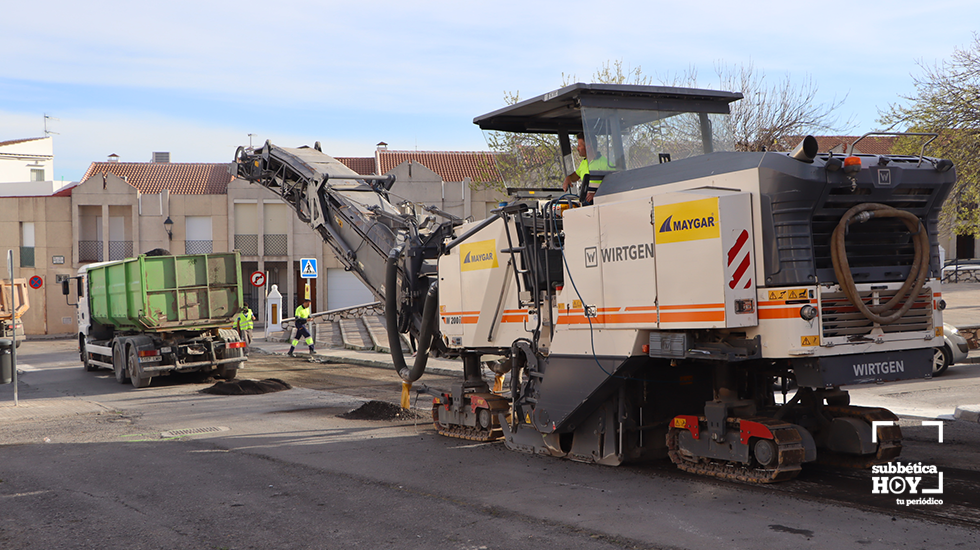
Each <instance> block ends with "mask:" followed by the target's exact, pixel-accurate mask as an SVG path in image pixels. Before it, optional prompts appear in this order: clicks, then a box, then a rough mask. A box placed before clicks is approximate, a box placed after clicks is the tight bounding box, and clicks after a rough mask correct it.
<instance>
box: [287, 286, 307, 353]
mask: <svg viewBox="0 0 980 550" xmlns="http://www.w3.org/2000/svg"><path fill="white" fill-rule="evenodd" d="M311 303H312V302H310V299H309V298H307V299H305V300H303V303H302V304H300V305H298V306H296V314H295V315H294V317H295V318H296V334H295V335H294V336H293V341H292V345H290V346H289V353H287V354H286V355H288V356H290V357H295V355H293V350H295V349H296V344H298V343H299V339H300V338H301V337H303V336H305V337H306V345H307V346H310V355H311V356H312V355H313V353H314V351H313V337H312V336H311V335H310V331H309V330H308V329H307V328H306V323H307V322H309V320H310V304H311Z"/></svg>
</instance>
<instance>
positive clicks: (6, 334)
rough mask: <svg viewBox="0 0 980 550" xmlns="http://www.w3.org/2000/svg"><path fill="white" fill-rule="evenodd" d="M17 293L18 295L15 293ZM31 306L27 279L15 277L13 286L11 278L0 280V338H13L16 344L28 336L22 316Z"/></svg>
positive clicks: (18, 344)
mask: <svg viewBox="0 0 980 550" xmlns="http://www.w3.org/2000/svg"><path fill="white" fill-rule="evenodd" d="M14 293H16V296H15V294H14ZM15 301H16V303H17V311H16V312H15V311H14V302H15ZM30 307H31V301H30V297H29V296H28V295H27V280H26V279H14V284H13V288H11V286H10V279H6V280H2V281H0V338H13V339H14V341H15V342H16V345H17V346H18V347H20V343H21V342H23V341H24V339H25V338H26V336H25V334H24V323H23V321H21V318H23V317H24V313H26V312H27V310H28V309H30Z"/></svg>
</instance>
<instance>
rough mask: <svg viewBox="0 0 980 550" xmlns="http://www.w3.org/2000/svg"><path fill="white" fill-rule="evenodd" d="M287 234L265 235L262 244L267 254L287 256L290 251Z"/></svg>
mask: <svg viewBox="0 0 980 550" xmlns="http://www.w3.org/2000/svg"><path fill="white" fill-rule="evenodd" d="M288 243H289V239H287V238H286V235H263V239H262V244H263V246H264V248H265V255H266V256H286V255H287V254H288V253H289V248H288Z"/></svg>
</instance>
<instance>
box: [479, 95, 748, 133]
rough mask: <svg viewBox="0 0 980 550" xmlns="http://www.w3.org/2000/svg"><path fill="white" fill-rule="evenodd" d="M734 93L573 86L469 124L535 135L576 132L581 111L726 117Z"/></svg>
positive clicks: (484, 116)
mask: <svg viewBox="0 0 980 550" xmlns="http://www.w3.org/2000/svg"><path fill="white" fill-rule="evenodd" d="M739 99H742V94H741V93H739V92H722V91H718V90H703V89H697V88H674V87H670V86H637V85H632V84H583V83H581V82H580V83H577V84H572V85H570V86H565V87H564V88H561V89H558V90H555V91H552V92H548V93H546V94H543V95H539V96H537V97H534V98H531V99H527V100H524V101H521V102H519V103H516V104H514V105H509V106H507V107H504V108H502V109H497V110H496V111H493V112H492V113H487V114H485V115H482V116H478V117H476V118H475V119H473V123H474V124H476V125H477V126H479V127H480V129H481V130H497V131H502V132H520V133H537V134H558V133H563V132H567V133H569V134H573V133H576V132H581V131H582V113H581V109H582V107H595V108H602V109H625V110H636V111H648V112H650V113H651V115H650V116H651V120H653V119H654V118H657V115H655V113H657V112H661V113H663V112H686V113H715V114H729V107H728V104H729V103H731V102H733V101H737V100H739Z"/></svg>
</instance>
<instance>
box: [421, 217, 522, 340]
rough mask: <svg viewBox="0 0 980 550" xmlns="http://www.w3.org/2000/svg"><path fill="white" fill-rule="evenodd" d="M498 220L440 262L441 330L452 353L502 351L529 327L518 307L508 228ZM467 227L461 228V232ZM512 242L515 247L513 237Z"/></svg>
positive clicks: (442, 257) (513, 235) (512, 235)
mask: <svg viewBox="0 0 980 550" xmlns="http://www.w3.org/2000/svg"><path fill="white" fill-rule="evenodd" d="M512 227H513V224H510V225H509V226H505V224H504V222H503V220H497V221H496V222H495V223H492V224H490V225H489V226H487V227H485V228H484V229H483V230H481V231H479V232H478V233H476V234H474V235H473V236H472V237H470V238H469V239H467V240H466V242H463V243H461V244H460V245H459V246H457V247H455V248H453V249H452V250H450V252H449V254H446V255H444V256H441V257H440V258H439V276H440V281H439V283H440V288H439V330H440V331H442V333H443V334H444V335H445V337H446V339H447V340H448V345H449V346H450V347H460V346H463V347H505V348H509V347H510V345H511V343H512V342H513V341H514V340H516V339H518V338H526V337H527V334H528V333H527V330H525V327H526V326H527V325H528V324H529V323H530V322H532V319H531V318H530V317H529V315H528V310H527V308H521V307H520V301H519V299H518V291H517V278H516V276H515V271H514V265H513V264H514V260H515V259H517V260H518V261H519V259H520V256H519V255H514V256H512V255H511V254H510V253H506V252H505V253H502V252H501V250H507V248H508V246H509V244H508V239H507V233H506V232H505V231H506V230H507V229H508V228H512ZM465 230H466V226H465V225H464V226H462V227H461V228H460V232H463V231H465ZM510 242H511V243H513V244H514V246H517V237H516V235H515V234H514V233H513V231H511V239H510Z"/></svg>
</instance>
